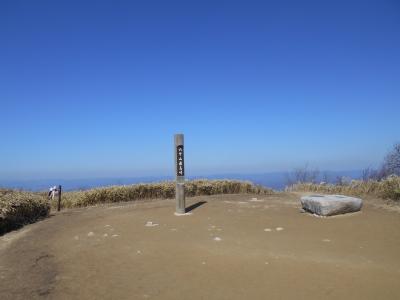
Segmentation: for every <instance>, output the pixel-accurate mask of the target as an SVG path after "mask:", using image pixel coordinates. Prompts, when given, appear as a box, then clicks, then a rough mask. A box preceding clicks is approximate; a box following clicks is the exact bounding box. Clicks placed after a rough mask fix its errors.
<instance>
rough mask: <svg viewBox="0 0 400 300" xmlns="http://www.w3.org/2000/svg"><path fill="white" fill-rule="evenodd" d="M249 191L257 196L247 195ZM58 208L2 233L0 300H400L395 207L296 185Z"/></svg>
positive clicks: (398, 222) (399, 216)
mask: <svg viewBox="0 0 400 300" xmlns="http://www.w3.org/2000/svg"><path fill="white" fill-rule="evenodd" d="M253 197H257V200H256V199H252V198H253ZM187 203H188V205H192V204H196V203H197V204H198V206H197V207H196V208H195V209H193V210H192V211H191V212H192V215H189V216H179V217H178V216H175V215H174V214H173V212H174V208H175V206H174V201H173V200H162V201H152V202H138V203H136V204H133V203H130V204H115V205H110V206H103V207H93V208H85V209H74V210H66V211H63V212H61V213H58V214H54V215H53V216H52V217H51V218H49V219H46V220H44V221H41V222H38V223H36V224H32V225H29V226H26V227H25V228H23V229H22V230H19V231H16V232H12V233H9V234H7V235H4V236H3V237H1V238H0V279H1V281H0V299H400V284H399V282H400V230H399V228H400V214H399V213H398V212H396V211H393V210H387V209H383V208H382V207H377V206H375V205H372V204H371V203H370V201H368V202H367V204H366V205H365V206H364V207H363V210H362V212H360V213H355V214H349V215H343V216H338V217H330V218H318V217H314V216H312V215H309V214H307V213H300V212H299V208H300V205H299V195H295V194H281V195H278V196H262V197H260V196H252V195H223V196H212V197H194V198H190V199H188V201H187Z"/></svg>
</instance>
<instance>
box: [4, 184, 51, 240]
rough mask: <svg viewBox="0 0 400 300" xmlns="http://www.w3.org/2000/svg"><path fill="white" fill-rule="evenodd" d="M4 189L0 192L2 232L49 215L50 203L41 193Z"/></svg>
mask: <svg viewBox="0 0 400 300" xmlns="http://www.w3.org/2000/svg"><path fill="white" fill-rule="evenodd" d="M3 191H4V190H3ZM3 191H2V192H1V193H0V234H3V233H5V232H7V231H10V230H12V229H16V228H19V227H21V226H23V225H25V224H28V223H33V222H35V221H37V220H38V219H40V218H43V217H46V216H48V214H49V212H50V205H49V204H48V201H47V200H46V198H45V197H42V196H41V195H40V194H35V193H28V192H19V191H12V190H7V191H6V192H3Z"/></svg>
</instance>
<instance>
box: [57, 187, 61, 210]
mask: <svg viewBox="0 0 400 300" xmlns="http://www.w3.org/2000/svg"><path fill="white" fill-rule="evenodd" d="M60 210H61V185H59V186H58V204H57V211H60Z"/></svg>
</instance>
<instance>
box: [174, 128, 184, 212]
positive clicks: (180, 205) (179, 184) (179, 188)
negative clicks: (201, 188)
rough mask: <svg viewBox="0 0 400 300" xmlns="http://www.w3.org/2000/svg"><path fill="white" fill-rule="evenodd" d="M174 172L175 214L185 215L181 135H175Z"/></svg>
mask: <svg viewBox="0 0 400 300" xmlns="http://www.w3.org/2000/svg"><path fill="white" fill-rule="evenodd" d="M175 171H176V172H175V176H176V190H175V200H176V214H185V213H186V208H185V160H184V155H183V134H175Z"/></svg>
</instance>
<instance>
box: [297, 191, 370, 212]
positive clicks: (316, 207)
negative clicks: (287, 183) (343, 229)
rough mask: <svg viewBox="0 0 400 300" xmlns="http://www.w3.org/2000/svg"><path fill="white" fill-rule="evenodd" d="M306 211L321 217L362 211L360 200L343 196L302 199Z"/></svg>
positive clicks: (313, 196)
mask: <svg viewBox="0 0 400 300" xmlns="http://www.w3.org/2000/svg"><path fill="white" fill-rule="evenodd" d="M300 201H301V205H302V207H303V209H304V210H306V211H309V212H311V213H313V214H317V215H319V216H333V215H339V214H346V213H351V212H356V211H360V210H361V207H362V203H363V201H362V200H361V199H360V198H355V197H348V196H343V195H309V196H303V197H301V200H300Z"/></svg>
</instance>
